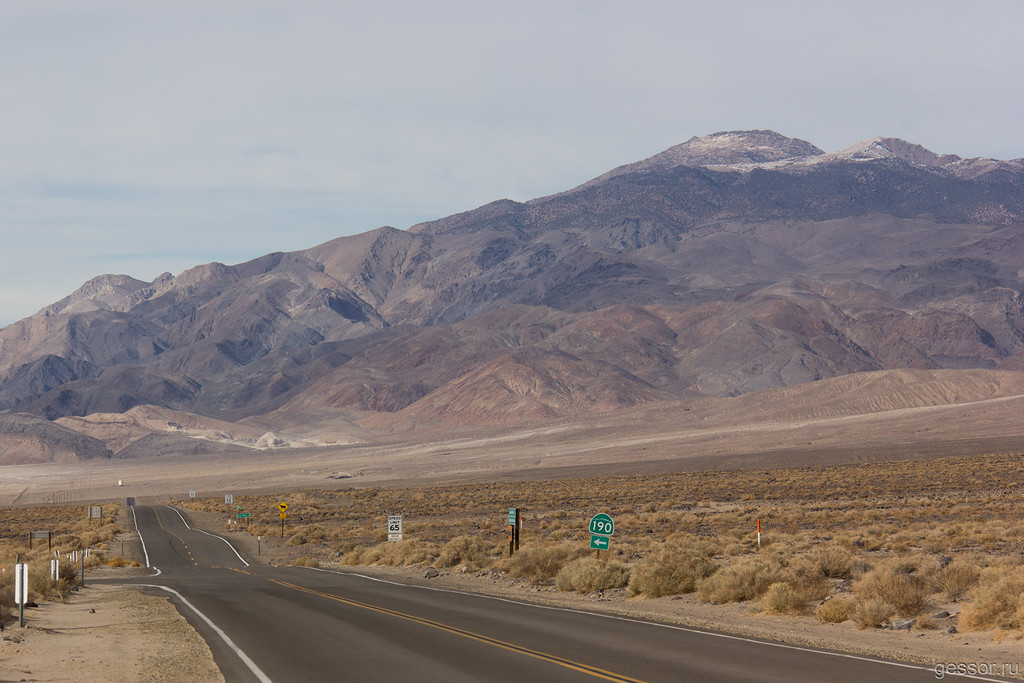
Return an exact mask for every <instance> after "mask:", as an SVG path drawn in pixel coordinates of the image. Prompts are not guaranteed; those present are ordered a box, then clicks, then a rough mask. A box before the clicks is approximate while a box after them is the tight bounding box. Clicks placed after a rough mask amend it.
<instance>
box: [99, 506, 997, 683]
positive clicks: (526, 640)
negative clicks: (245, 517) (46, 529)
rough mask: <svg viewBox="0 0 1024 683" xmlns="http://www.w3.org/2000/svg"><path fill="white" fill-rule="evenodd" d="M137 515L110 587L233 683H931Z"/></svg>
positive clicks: (874, 664) (158, 512)
mask: <svg viewBox="0 0 1024 683" xmlns="http://www.w3.org/2000/svg"><path fill="white" fill-rule="evenodd" d="M133 513H134V515H135V519H136V524H137V526H138V530H139V533H140V537H141V539H142V542H143V546H144V554H145V557H146V560H147V564H148V565H149V566H150V567H152V568H154V575H153V576H149V577H140V578H137V579H130V580H119V581H118V583H136V584H144V585H148V586H151V587H152V588H149V589H147V590H152V591H164V592H167V593H169V594H170V595H172V599H173V600H174V601H175V603H176V604H177V605H178V609H179V610H180V611H181V613H182V614H183V615H185V617H186V618H187V619H189V621H190V622H191V623H192V624H193V625H195V626H196V628H197V630H198V631H199V633H200V634H201V635H202V636H203V637H204V638H205V639H206V641H207V642H208V643H209V644H210V647H211V649H212V650H213V653H214V658H215V659H216V661H217V664H218V665H219V666H220V667H221V670H222V671H223V673H224V676H225V678H226V679H227V680H228V681H231V682H234V681H275V682H276V683H286V682H292V681H302V682H310V683H312V682H315V681H444V682H446V683H455V682H458V681H510V682H511V681H516V682H518V683H521V682H522V681H534V682H537V681H568V682H571V681H594V680H605V681H672V682H678V681H702V682H703V681H708V682H715V681H778V682H780V683H781V682H787V683H788V682H791V681H893V682H900V681H918V682H920V681H934V680H936V675H935V672H934V670H933V669H931V668H929V667H924V666H916V665H907V664H903V663H898V662H886V661H882V660H877V659H872V658H866V657H858V656H851V655H845V654H841V653H832V652H825V651H819V650H813V649H808V648H803V647H798V646H790V645H785V644H780V643H770V642H764V641H758V640H754V639H749V638H739V637H735V636H731V635H726V634H715V633H708V632H702V631H698V630H695V629H687V628H680V627H678V626H672V625H665V624H656V623H651V622H644V621H640V620H634V619H625V618H621V617H615V616H608V615H599V614H593V613H587V612H579V611H573V610H566V609H560V608H552V607H545V606H538V605H531V604H527V603H522V602H516V601H510V600H503V599H498V598H493V597H487V596H479V595H473V594H468V593H461V592H455V591H444V590H437V589H431V588H425V587H420V586H407V585H402V584H398V583H392V582H386V581H380V580H377V579H372V578H369V577H364V576H359V575H354V574H350V573H341V572H332V571H326V570H316V569H310V568H303V567H265V566H256V565H255V564H254V563H250V562H249V561H248V560H247V559H246V558H245V557H244V556H243V555H240V554H239V553H238V552H237V551H236V550H235V549H234V548H233V547H232V546H231V544H230V543H229V542H228V541H227V540H225V539H224V538H221V537H219V536H216V535H214V534H210V533H207V532H205V531H201V530H198V529H194V528H191V527H190V525H189V524H188V523H187V521H186V520H187V513H185V514H184V516H183V514H182V513H181V512H179V511H178V510H176V509H174V508H170V507H167V506H153V507H143V506H136V507H135V508H133ZM166 673H173V672H166ZM946 679H952V680H958V679H957V678H956V677H954V676H946ZM987 680H998V679H996V678H988V679H987Z"/></svg>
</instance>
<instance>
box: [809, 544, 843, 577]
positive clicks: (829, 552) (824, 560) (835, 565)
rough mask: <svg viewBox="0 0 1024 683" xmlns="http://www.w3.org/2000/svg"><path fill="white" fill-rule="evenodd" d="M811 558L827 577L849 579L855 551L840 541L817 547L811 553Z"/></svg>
mask: <svg viewBox="0 0 1024 683" xmlns="http://www.w3.org/2000/svg"><path fill="white" fill-rule="evenodd" d="M811 559H812V560H813V562H814V565H815V567H816V568H817V570H818V571H819V572H820V573H821V575H822V576H824V577H826V578H829V579H848V578H850V576H851V573H852V572H851V570H852V567H853V553H851V552H850V551H849V550H848V549H847V548H844V547H843V546H841V545H839V544H838V543H832V544H829V545H826V546H820V547H818V548H816V549H815V550H814V552H813V553H812V554H811Z"/></svg>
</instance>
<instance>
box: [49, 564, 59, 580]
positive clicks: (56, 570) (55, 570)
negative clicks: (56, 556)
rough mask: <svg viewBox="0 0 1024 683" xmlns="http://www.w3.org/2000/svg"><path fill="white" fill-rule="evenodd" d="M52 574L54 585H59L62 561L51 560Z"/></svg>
mask: <svg viewBox="0 0 1024 683" xmlns="http://www.w3.org/2000/svg"><path fill="white" fill-rule="evenodd" d="M50 576H51V577H52V578H53V585H54V586H56V585H57V581H58V579H59V576H60V561H59V560H50Z"/></svg>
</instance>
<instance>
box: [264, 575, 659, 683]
mask: <svg viewBox="0 0 1024 683" xmlns="http://www.w3.org/2000/svg"><path fill="white" fill-rule="evenodd" d="M267 580H268V581H272V582H273V583H276V584H278V585H279V586H284V587H285V588H291V589H292V590H297V591H301V592H303V593H309V594H310V595H317V596H319V597H321V598H327V599H328V600H334V601H335V602H340V603H344V604H346V605H350V606H352V607H361V608H362V609H368V610H371V611H373V612H379V613H381V614H387V615H389V616H393V617H398V618H399V619H405V620H406V621H411V622H414V623H417V624H422V625H423V626H429V627H431V628H436V629H439V630H441V631H446V632H448V633H453V634H455V635H458V636H462V637H463V638H469V639H470V640H475V641H477V642H480V643H486V644H488V645H493V646H495V647H500V648H501V649H503V650H508V651H509V652H516V653H518V654H522V655H526V656H528V657H533V658H535V659H540V660H542V661H545V662H550V663H552V664H557V665H558V666H562V667H565V668H567V669H572V670H573V671H579V672H581V673H585V674H589V675H591V676H594V677H595V678H601V679H604V680H606V681H620V682H621V683H644V682H643V681H641V680H639V679H636V678H630V677H629V676H623V675H622V674H617V673H614V672H612V671H605V670H604V669H599V668H597V667H596V666H590V665H589V664H583V663H581V662H575V661H573V660H571V659H566V658H564V657H557V656H555V655H550V654H547V653H546V652H538V651H537V650H531V649H530V648H527V647H523V646H521V645H515V644H513V643H508V642H505V641H503V640H498V639H497V638H491V637H490V636H485V635H481V634H479V633H473V632H472V631H466V630H464V629H461V628H456V627H454V626H449V625H447V624H442V623H440V622H437V621H431V620H430V619H424V618H422V617H417V616H414V615H412V614H406V613H405V612H398V611H396V610H393V609H387V608H385V607H378V606H376V605H370V604H368V603H365V602H359V601H358V600H350V599H349V598H343V597H340V596H337V595H331V594H330V593H323V592H321V591H317V590H313V589H312V588H306V587H304V586H299V585H296V584H294V583H288V582H287V581H280V580H278V579H267Z"/></svg>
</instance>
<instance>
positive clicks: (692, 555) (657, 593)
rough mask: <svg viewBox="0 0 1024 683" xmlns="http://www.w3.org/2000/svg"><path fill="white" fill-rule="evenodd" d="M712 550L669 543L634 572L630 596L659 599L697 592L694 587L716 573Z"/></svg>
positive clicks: (685, 544) (684, 541)
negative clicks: (665, 596)
mask: <svg viewBox="0 0 1024 683" xmlns="http://www.w3.org/2000/svg"><path fill="white" fill-rule="evenodd" d="M711 552H712V550H711V547H710V546H708V545H706V544H701V543H695V542H692V541H687V540H682V539H680V540H672V541H669V542H667V543H666V544H665V545H664V546H663V547H662V548H661V550H659V551H658V552H657V553H655V554H654V555H651V556H650V557H648V558H646V559H644V560H643V561H641V562H640V563H638V564H637V565H636V567H635V568H634V569H633V573H632V576H631V577H630V579H629V594H630V595H644V596H647V597H649V598H659V597H662V596H664V595H680V594H682V593H692V592H694V591H695V590H697V584H698V583H699V582H700V581H701V580H703V579H706V578H707V577H709V576H711V575H712V574H714V573H715V572H716V571H718V563H717V562H715V561H714V560H713V559H711V556H710V555H711Z"/></svg>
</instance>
